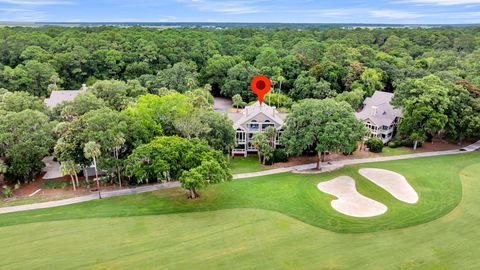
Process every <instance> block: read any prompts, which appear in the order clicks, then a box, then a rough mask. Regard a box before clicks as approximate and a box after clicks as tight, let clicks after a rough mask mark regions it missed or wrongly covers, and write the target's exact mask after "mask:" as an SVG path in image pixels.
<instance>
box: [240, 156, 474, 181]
mask: <svg viewBox="0 0 480 270" xmlns="http://www.w3.org/2000/svg"><path fill="white" fill-rule="evenodd" d="M461 153H465V151H460V150H446V151H436V152H426V153H415V154H408V155H399V156H388V157H376V158H359V159H349V160H339V161H327V162H323V163H322V164H321V167H322V169H323V170H325V171H329V170H330V169H331V167H335V168H340V167H343V166H345V165H351V164H360V163H372V162H381V161H390V160H400V159H410V158H419V157H433V156H442V155H453V154H461ZM316 166H317V163H310V164H304V165H298V166H292V167H285V168H278V169H273V170H266V171H260V172H253V173H241V174H235V175H234V176H233V179H243V178H250V177H255V176H263V175H271V174H277V173H284V172H291V171H305V170H311V169H315V168H316Z"/></svg>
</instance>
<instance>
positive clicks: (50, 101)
mask: <svg viewBox="0 0 480 270" xmlns="http://www.w3.org/2000/svg"><path fill="white" fill-rule="evenodd" d="M78 93H80V90H61V91H52V93H51V94H50V97H49V98H46V99H45V104H46V105H47V107H49V108H55V107H56V106H57V105H58V104H60V103H62V102H63V101H72V100H74V99H75V97H76V96H77V95H78Z"/></svg>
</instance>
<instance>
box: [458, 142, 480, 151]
mask: <svg viewBox="0 0 480 270" xmlns="http://www.w3.org/2000/svg"><path fill="white" fill-rule="evenodd" d="M462 150H463V151H467V152H469V151H477V150H480V141H478V142H476V143H474V144H470V145H469V146H466V147H464V148H462Z"/></svg>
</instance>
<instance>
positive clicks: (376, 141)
mask: <svg viewBox="0 0 480 270" xmlns="http://www.w3.org/2000/svg"><path fill="white" fill-rule="evenodd" d="M365 145H366V146H367V147H368V148H370V151H371V152H374V153H381V152H382V150H383V142H382V140H380V138H377V137H373V138H370V139H368V140H367V141H366V142H365Z"/></svg>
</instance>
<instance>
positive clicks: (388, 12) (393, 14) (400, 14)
mask: <svg viewBox="0 0 480 270" xmlns="http://www.w3.org/2000/svg"><path fill="white" fill-rule="evenodd" d="M368 14H370V16H372V17H375V18H389V19H400V20H401V19H415V18H420V17H425V16H426V15H425V14H422V13H417V12H409V11H401V10H392V9H378V10H368Z"/></svg>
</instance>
